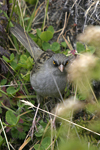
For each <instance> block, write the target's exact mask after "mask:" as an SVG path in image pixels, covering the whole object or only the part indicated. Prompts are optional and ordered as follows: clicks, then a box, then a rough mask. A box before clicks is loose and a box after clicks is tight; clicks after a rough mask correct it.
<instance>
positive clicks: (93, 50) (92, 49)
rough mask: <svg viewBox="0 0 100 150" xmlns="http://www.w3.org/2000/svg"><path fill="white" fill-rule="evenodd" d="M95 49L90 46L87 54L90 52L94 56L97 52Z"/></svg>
mask: <svg viewBox="0 0 100 150" xmlns="http://www.w3.org/2000/svg"><path fill="white" fill-rule="evenodd" d="M95 49H96V48H95V47H94V46H88V49H87V50H86V51H87V52H90V53H91V54H93V53H94V52H95Z"/></svg>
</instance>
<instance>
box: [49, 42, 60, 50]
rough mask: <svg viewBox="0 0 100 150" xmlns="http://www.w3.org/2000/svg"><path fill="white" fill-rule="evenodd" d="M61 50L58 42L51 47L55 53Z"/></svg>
mask: <svg viewBox="0 0 100 150" xmlns="http://www.w3.org/2000/svg"><path fill="white" fill-rule="evenodd" d="M59 49H60V44H59V43H57V42H54V43H53V44H52V45H51V50H53V51H54V52H55V51H58V50H59Z"/></svg>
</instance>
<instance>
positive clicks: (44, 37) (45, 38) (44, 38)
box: [40, 31, 53, 42]
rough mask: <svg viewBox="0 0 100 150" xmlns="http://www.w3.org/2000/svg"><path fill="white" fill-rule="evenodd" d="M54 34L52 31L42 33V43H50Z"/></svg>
mask: <svg viewBox="0 0 100 150" xmlns="http://www.w3.org/2000/svg"><path fill="white" fill-rule="evenodd" d="M52 37H53V34H52V32H51V31H44V32H42V33H41V35H40V38H41V40H42V41H45V42H48V41H49V40H50V39H52Z"/></svg>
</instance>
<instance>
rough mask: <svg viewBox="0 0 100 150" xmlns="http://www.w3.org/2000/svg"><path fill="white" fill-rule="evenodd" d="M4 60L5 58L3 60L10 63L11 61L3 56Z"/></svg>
mask: <svg viewBox="0 0 100 150" xmlns="http://www.w3.org/2000/svg"><path fill="white" fill-rule="evenodd" d="M2 58H3V60H4V61H6V62H9V61H10V60H9V59H8V58H7V57H5V56H2Z"/></svg>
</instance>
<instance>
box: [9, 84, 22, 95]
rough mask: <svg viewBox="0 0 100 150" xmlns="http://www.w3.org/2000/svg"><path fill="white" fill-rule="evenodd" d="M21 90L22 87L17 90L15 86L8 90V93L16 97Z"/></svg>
mask: <svg viewBox="0 0 100 150" xmlns="http://www.w3.org/2000/svg"><path fill="white" fill-rule="evenodd" d="M19 89H20V87H18V88H17V89H15V88H14V87H13V86H10V87H8V88H7V93H8V94H9V95H15V94H16V92H18V91H19Z"/></svg>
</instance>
